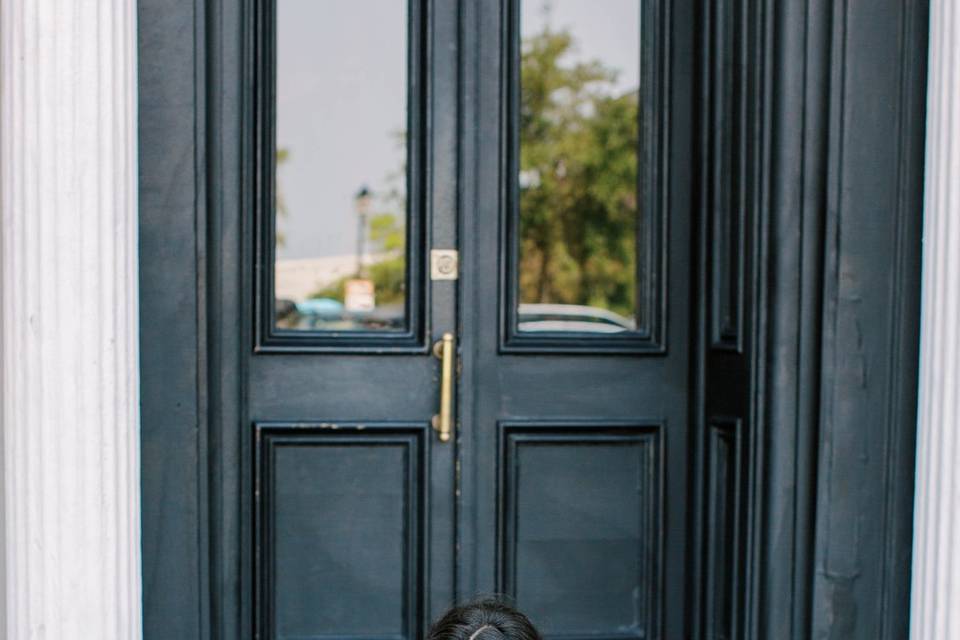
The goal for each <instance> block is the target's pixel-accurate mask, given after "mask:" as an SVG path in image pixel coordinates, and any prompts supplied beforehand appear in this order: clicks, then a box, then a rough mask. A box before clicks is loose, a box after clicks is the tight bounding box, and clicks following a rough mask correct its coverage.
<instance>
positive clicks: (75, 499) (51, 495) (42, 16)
mask: <svg viewBox="0 0 960 640" xmlns="http://www.w3.org/2000/svg"><path fill="white" fill-rule="evenodd" d="M135 20H136V2H135V0H96V1H88V2H74V1H70V2H48V1H45V0H42V1H41V0H2V2H0V74H2V77H0V191H2V193H0V203H2V204H0V206H2V227H0V234H2V245H0V253H2V268H0V298H2V307H0V310H2V313H0V316H2V343H0V347H2V361H0V362H2V371H3V389H2V403H3V411H2V420H3V422H2V428H3V475H2V481H3V491H4V503H5V504H4V506H5V518H4V540H3V544H4V549H5V565H6V567H5V568H6V576H5V578H6V580H5V582H6V589H5V594H6V596H5V604H6V611H5V615H6V637H7V638H9V639H11V640H13V639H16V640H26V639H27V638H30V639H37V640H39V639H51V640H52V639H65V638H77V639H80V638H90V639H96V640H108V639H112V638H123V639H128V638H139V637H140V636H141V622H140V618H141V605H140V594H141V588H140V502H139V500H140V493H139V486H140V477H139V458H138V455H139V387H138V380H139V375H138V371H139V366H138V349H137V346H138V344H137V340H138V338H137V335H138V330H137V327H138V318H137V304H138V303H137V197H136V193H137V191H136V189H137V173H136V139H137V129H136V95H137V85H136V57H135V55H136V30H135Z"/></svg>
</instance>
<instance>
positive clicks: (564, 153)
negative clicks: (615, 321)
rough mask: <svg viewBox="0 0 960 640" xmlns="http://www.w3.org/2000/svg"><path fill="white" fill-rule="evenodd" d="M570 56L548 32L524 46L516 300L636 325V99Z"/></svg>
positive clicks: (569, 47) (564, 34)
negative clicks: (586, 308) (605, 314)
mask: <svg viewBox="0 0 960 640" xmlns="http://www.w3.org/2000/svg"><path fill="white" fill-rule="evenodd" d="M575 51H576V42H575V40H574V38H573V36H572V35H571V34H570V33H569V32H568V31H563V30H560V31H551V30H550V29H549V27H547V28H544V30H543V31H541V32H540V33H538V34H536V35H534V36H532V37H528V38H525V39H524V41H523V43H522V55H521V92H520V176H519V180H520V269H519V273H520V283H519V286H520V300H521V302H525V303H561V304H584V305H591V306H596V307H601V308H604V309H609V310H611V311H615V312H617V313H619V314H621V315H624V316H627V317H633V315H634V305H635V289H636V287H635V264H636V217H637V141H638V118H639V107H638V103H639V100H638V92H637V90H636V89H633V90H631V91H628V92H626V93H623V94H622V95H616V94H615V82H616V76H617V71H616V70H613V69H610V68H607V67H605V66H604V65H603V64H602V63H601V62H599V61H596V60H592V61H576V60H575V58H574V54H575Z"/></svg>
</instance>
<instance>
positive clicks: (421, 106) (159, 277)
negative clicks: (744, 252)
mask: <svg viewBox="0 0 960 640" xmlns="http://www.w3.org/2000/svg"><path fill="white" fill-rule="evenodd" d="M545 4H546V6H545ZM687 4H688V3H686V2H684V1H679V0H675V1H674V2H668V1H667V0H658V1H653V2H641V1H639V0H605V2H604V3H603V7H604V10H603V11H597V10H596V6H597V4H596V3H595V2H593V1H592V0H556V1H554V2H550V3H543V2H540V1H539V0H489V1H483V2H455V1H452V0H408V1H407V2H403V1H401V0H363V1H362V2H361V1H357V0H343V1H342V2H311V1H309V0H247V1H246V2H241V3H210V6H209V7H208V9H207V10H206V12H200V13H190V12H189V11H186V10H185V9H183V8H182V7H180V6H179V5H177V4H176V3H166V4H164V3H163V2H160V1H159V0H158V1H157V2H155V3H153V4H150V5H148V6H146V9H145V12H144V15H143V16H142V20H143V21H144V24H145V25H146V26H144V27H143V35H142V36H141V54H142V57H143V62H142V67H143V69H142V81H141V108H142V110H143V112H144V122H145V123H147V125H148V126H149V128H148V129H146V130H144V131H142V133H141V139H142V140H144V141H147V142H151V144H150V145H145V146H144V147H143V151H142V153H143V157H144V160H143V165H144V166H145V167H152V168H151V169H150V170H151V172H152V173H151V174H150V175H157V176H159V177H158V178H157V184H158V185H160V186H159V187H158V188H156V189H152V187H151V184H152V183H150V182H148V183H147V184H146V186H145V187H144V190H143V191H142V192H143V193H144V198H145V202H147V203H148V205H147V206H148V209H147V211H148V213H149V212H153V211H157V212H164V211H168V210H169V209H170V208H171V206H172V205H170V204H169V201H168V200H169V198H171V197H174V196H173V195H172V194H175V193H180V192H178V191H176V190H175V189H173V188H172V187H171V185H174V184H175V183H178V180H179V181H180V182H182V181H183V180H181V178H182V177H183V176H181V174H180V172H181V170H182V167H183V166H184V165H183V164H182V163H183V162H185V161H184V157H186V156H184V154H183V153H182V152H181V150H182V148H184V147H183V145H184V144H185V143H184V142H183V140H185V139H186V138H187V137H189V136H194V137H193V138H192V140H193V144H194V148H195V149H196V150H197V155H196V157H195V158H194V160H195V162H196V167H197V168H196V172H197V174H196V175H197V176H198V181H197V183H196V184H194V185H193V188H196V189H199V187H197V185H201V184H202V185H205V186H204V188H205V189H206V191H205V192H203V193H201V191H202V189H199V190H198V191H197V192H196V193H195V194H194V195H193V196H191V197H195V198H196V200H195V202H196V203H197V204H196V207H197V209H196V211H197V212H199V213H197V215H196V218H192V217H191V213H190V210H189V209H188V208H186V204H184V207H182V208H183V211H182V213H181V214H179V215H178V216H175V217H170V216H164V215H152V214H151V215H146V216H144V220H145V222H144V238H145V240H144V243H145V244H144V247H145V255H146V254H149V255H155V254H157V252H159V253H160V254H162V255H163V256H164V260H165V262H164V264H165V265H166V266H165V271H164V273H159V272H158V270H156V269H153V268H148V269H146V270H145V273H146V274H147V276H145V280H144V283H145V290H146V291H148V293H147V294H146V296H147V298H148V302H149V305H152V306H150V307H149V308H151V309H153V308H159V307H161V306H162V304H163V303H164V300H180V301H181V302H182V301H184V300H189V299H191V296H192V295H194V294H195V298H194V302H195V303H196V305H197V306H196V308H194V307H190V308H189V309H186V311H185V313H188V315H190V314H195V316H196V318H197V322H196V325H195V326H192V327H191V328H190V331H194V330H195V331H196V332H197V333H196V334H195V335H196V336H197V337H196V338H195V341H194V342H191V339H190V338H189V336H188V334H189V333H190V332H189V331H188V330H187V329H185V328H184V327H183V325H182V322H181V319H180V318H179V317H178V315H177V314H175V313H173V314H172V315H160V314H155V315H150V317H149V318H148V324H147V325H146V332H145V335H148V334H149V335H150V336H153V338H151V340H152V342H151V343H150V344H148V345H147V347H146V348H145V353H146V354H148V357H150V358H151V360H150V362H148V363H147V364H145V371H147V372H148V374H147V377H146V378H145V379H147V382H148V383H149V384H148V388H149V389H153V390H155V397H154V396H149V397H147V402H148V403H153V404H150V405H149V406H151V407H162V406H166V405H168V404H169V402H166V403H165V401H163V398H168V400H170V402H179V400H175V399H176V398H181V397H182V394H183V390H182V389H180V387H177V389H174V388H173V387H170V389H169V390H167V389H165V388H164V385H163V384H159V380H158V379H157V377H156V376H157V375H160V374H163V375H165V376H167V378H168V379H170V380H176V381H182V380H200V381H202V384H201V389H202V391H199V392H198V393H197V406H196V407H195V408H196V411H197V412H198V414H199V413H203V414H204V416H205V418H204V420H206V422H205V423H204V424H205V425H206V426H205V427H204V428H202V429H201V430H200V434H201V435H200V436H198V437H197V438H196V439H195V441H193V442H194V444H195V448H190V447H193V446H194V444H191V440H190V438H191V437H192V434H191V432H190V431H189V429H184V433H182V434H180V435H179V436H178V438H177V439H169V438H167V437H166V434H170V433H172V432H171V431H169V430H167V431H164V429H163V428H160V427H156V428H154V427H153V426H151V427H150V429H149V430H148V431H147V435H146V436H145V437H146V438H147V439H146V440H145V445H144V447H145V449H144V450H145V468H146V471H145V478H146V480H145V494H146V495H148V496H160V497H161V499H165V498H164V496H173V495H177V496H179V495H181V494H182V493H184V492H183V491H179V490H176V489H175V488H171V487H174V486H175V485H176V481H177V479H178V478H180V477H179V476H178V474H183V475H182V478H181V479H182V480H183V482H184V483H185V484H190V483H195V484H196V486H197V487H202V489H197V493H196V496H195V498H196V499H195V501H194V502H193V503H189V501H187V502H185V503H184V504H181V505H179V506H177V512H178V513H181V512H189V513H191V514H193V516H191V517H192V518H193V519H194V520H195V521H196V522H197V523H199V524H198V525H197V527H198V530H199V533H197V535H196V536H195V538H194V540H195V541H196V540H200V542H199V543H198V546H199V547H200V548H201V549H203V551H202V553H201V554H200V557H197V558H193V557H192V556H191V558H193V559H191V560H190V562H191V563H193V564H191V565H190V566H194V565H195V566H198V567H200V566H202V567H204V568H203V569H202V570H200V573H201V574H202V577H201V578H200V579H199V580H197V581H193V582H191V581H189V580H181V582H183V583H184V584H190V585H191V586H190V589H188V590H184V591H182V592H178V591H176V590H174V591H171V590H169V589H160V588H155V585H169V584H172V583H173V582H174V581H176V580H178V579H179V578H178V577H177V575H176V572H177V571H178V569H176V565H173V564H170V563H168V562H164V561H157V562H153V563H152V564H151V565H150V566H151V567H152V568H151V570H150V571H149V572H148V573H149V575H148V578H149V579H148V580H147V586H146V590H147V592H148V600H149V602H148V604H149V605H150V606H148V607H147V614H146V617H147V622H146V626H147V628H148V629H149V630H158V629H162V630H163V633H164V634H165V635H167V636H170V637H172V635H170V634H173V635H178V636H183V637H188V636H189V634H190V633H194V632H195V631H196V629H198V628H199V629H206V628H208V627H207V626H206V625H207V624H209V628H211V629H216V630H217V631H216V632H217V633H218V634H222V635H223V636H224V637H241V638H254V637H257V638H263V639H264V640H266V639H268V638H288V639H292V638H391V639H398V638H410V639H413V638H417V637H419V636H420V635H421V634H422V633H423V631H424V630H425V628H426V626H427V625H428V623H429V621H430V620H431V619H432V618H434V617H436V616H437V615H438V614H440V613H441V612H442V611H443V610H444V609H445V608H446V607H447V606H449V605H450V604H451V603H452V602H454V601H455V600H457V599H460V600H462V599H465V598H470V597H473V596H476V595H480V594H490V593H503V594H506V595H508V596H509V597H511V598H513V599H514V600H515V601H516V603H517V605H518V606H519V607H520V608H522V609H523V610H525V611H527V612H528V613H529V614H530V615H531V617H532V618H533V619H534V621H535V622H536V623H537V624H538V625H539V626H540V627H541V628H542V630H543V631H544V632H545V633H546V634H547V635H548V636H549V637H561V636H562V637H567V638H580V637H590V638H677V637H682V636H683V634H684V633H685V629H686V624H687V623H686V621H685V620H686V614H687V605H686V599H685V597H684V595H685V579H686V576H687V569H688V559H687V557H686V554H685V552H686V550H687V548H688V547H689V546H690V544H692V543H691V542H690V539H689V536H688V534H687V529H688V521H687V518H688V512H689V511H690V507H689V504H690V501H689V499H688V494H689V493H690V488H689V486H688V477H689V475H690V467H689V460H690V459H691V457H690V455H689V447H688V444H689V443H690V440H691V438H690V437H689V435H688V428H689V426H688V425H689V423H690V419H689V415H688V404H689V397H690V394H689V392H688V390H689V388H690V382H691V374H690V363H691V347H690V342H691V335H692V332H691V329H690V317H691V311H690V302H691V299H692V295H693V294H692V291H693V287H692V285H691V278H692V269H691V266H690V265H691V261H692V254H691V251H692V247H693V246H694V244H693V238H692V235H691V234H692V229H693V225H692V224H691V219H690V212H691V202H690V196H689V193H690V184H691V183H692V182H691V172H690V169H689V168H690V167H691V166H692V164H693V163H692V162H691V161H690V156H689V148H690V145H691V138H690V133H689V132H690V130H691V110H690V104H689V100H690V86H689V83H690V82H691V78H692V71H691V68H690V66H691V64H692V55H691V54H690V53H679V54H677V53H676V52H677V51H679V52H690V51H692V41H691V33H692V29H693V26H692V25H693V20H692V19H691V17H690V15H689V14H690V8H689V7H688V6H687ZM150 12H153V13H150ZM191 20H193V21H195V22H190V21H191ZM189 24H193V29H194V30H195V38H196V39H195V40H193V41H190V38H189V37H188V35H186V34H188V32H189V31H190V30H189V29H186V31H185V30H184V29H185V28H186V27H184V25H189ZM177 25H179V27H178V28H172V27H174V26H177ZM175 36H176V37H175ZM181 36H182V37H181ZM188 41H190V42H192V44H187V43H188ZM154 43H159V44H154ZM191 47H193V48H191ZM201 51H202V53H199V52H201ZM157 52H162V53H163V54H164V55H162V56H156V55H155V54H156V53H157ZM671 52H673V53H671ZM150 54H153V55H150ZM191 56H195V57H192V58H191ZM154 58H156V59H158V60H159V59H163V60H167V61H168V63H165V64H167V66H165V67H163V69H161V67H159V66H156V65H155V64H154V63H153V62H151V60H153V59H154ZM171 64H172V65H173V66H172V67H170V65H171ZM168 67H170V68H168ZM190 82H193V83H195V85H194V86H195V88H196V87H204V90H203V91H200V90H199V89H197V93H196V94H194V99H195V100H196V101H197V104H193V103H186V102H183V96H185V95H187V94H188V93H189V92H188V91H187V90H186V89H185V87H186V86H188V84H189V83H190ZM198 96H200V97H198ZM191 110H193V111H191ZM191 114H192V115H191ZM187 132H189V133H187ZM174 134H176V135H174ZM178 136H179V137H178ZM201 149H202V150H203V151H200V150H201ZM187 155H189V154H187ZM164 180H165V182H164ZM183 193H185V195H184V197H185V198H186V197H187V196H189V195H190V194H189V193H186V192H183ZM191 193H192V192H191ZM164 198H167V199H166V200H165V199H164ZM151 203H152V204H151ZM149 207H152V208H149ZM151 264H153V263H151ZM190 274H194V275H195V277H196V281H195V282H197V283H200V286H199V288H198V290H196V291H194V290H193V289H192V288H191V287H192V284H193V281H192V280H191V277H192V276H191V275H190ZM151 283H153V285H156V286H158V287H159V288H155V289H150V286H152V285H151ZM183 304H186V303H185V302H183V303H182V304H181V306H182V305H183ZM149 305H148V306H149ZM184 308H185V307H184ZM164 313H166V311H165V312H164ZM162 318H165V320H163V321H162V322H161V319H162ZM164 324H165V325H166V327H167V328H168V329H167V330H166V331H165V330H164V329H163V326H162V325H164ZM445 335H449V340H450V342H451V343H452V344H451V346H453V347H454V348H453V349H452V351H451V352H450V356H451V357H450V359H449V360H448V361H447V362H448V363H449V368H448V371H449V373H450V374H451V375H450V377H449V382H450V386H449V387H448V389H449V391H450V394H449V402H448V404H447V405H446V407H443V406H441V405H442V404H443V401H444V393H443V389H442V387H443V383H444V376H443V372H444V362H443V361H442V360H441V359H439V358H438V357H437V356H436V355H435V353H434V345H435V343H437V342H438V341H440V342H442V338H443V337H444V336H445ZM161 344H162V345H167V347H168V349H160V348H154V347H155V346H158V345H161ZM189 349H196V350H197V351H198V352H200V353H202V356H198V357H197V364H196V367H197V368H196V370H195V371H193V372H192V373H191V371H187V370H185V369H183V368H182V367H183V366H184V364H183V363H184V362H186V361H187V359H188V351H189ZM175 356H176V357H175ZM150 376H153V377H152V378H151V377H150ZM154 383H158V384H154ZM178 384H180V383H179V382H178ZM185 384H189V382H186V383H185ZM178 389H179V390H178ZM178 406H179V405H178ZM445 412H448V413H449V415H450V416H451V417H452V420H451V424H450V430H451V432H452V437H451V438H449V439H443V438H442V437H441V433H440V431H439V430H438V429H437V428H435V425H436V423H437V422H442V420H438V418H440V417H441V416H442V415H444V413H445ZM149 415H150V416H160V415H161V414H160V413H159V410H157V411H155V412H153V413H150V414H149ZM149 420H153V418H152V417H150V418H149ZM155 422H156V423H157V424H159V423H160V422H161V421H159V419H158V420H157V421H155ZM150 424H151V425H154V423H153V422H151V423H150ZM155 426H156V425H155ZM161 426H162V425H161ZM164 428H165V427H164ZM194 452H195V453H194ZM194 455H196V459H192V458H191V456H194ZM197 459H199V460H201V461H202V462H197ZM191 460H192V461H191ZM199 469H203V470H204V471H203V472H201V473H205V474H206V477H205V478H204V479H203V480H200V479H197V478H194V477H193V476H192V475H190V474H193V473H197V470H199ZM171 483H172V484H171ZM154 504H165V503H164V502H163V501H162V500H161V501H160V502H155V503H154ZM194 510H196V513H194ZM155 512H156V513H155ZM198 514H202V515H198ZM154 515H156V516H157V517H154ZM162 516H163V510H162V509H161V508H159V507H158V508H156V509H153V507H149V506H148V508H147V516H146V517H145V522H147V525H146V529H147V533H146V542H145V554H146V556H148V557H150V558H160V559H163V558H167V559H172V558H174V557H176V556H177V554H178V553H179V551H178V550H183V549H187V548H189V545H190V544H191V543H190V541H189V538H190V534H189V529H190V527H189V526H187V524H185V523H186V522H187V519H184V520H183V521H182V522H183V523H184V524H182V526H180V525H178V524H177V523H176V522H174V521H171V520H169V519H167V518H165V517H162ZM151 527H163V530H162V532H161V531H160V529H156V528H151ZM185 562H186V561H185ZM181 566H187V564H183V565H181ZM154 577H155V579H154ZM194 589H199V592H202V593H207V592H209V594H210V597H209V598H207V597H206V596H205V595H200V593H198V592H195V591H194ZM194 602H196V603H199V604H197V605H196V606H197V612H196V617H195V618H196V620H197V622H196V623H188V622H186V620H188V618H187V617H183V618H182V619H183V620H184V621H185V622H184V623H183V624H182V625H181V624H179V622H178V621H179V620H181V618H180V617H177V616H174V617H171V616H169V615H161V613H162V612H171V611H177V612H179V611H185V610H187V609H190V608H191V607H192V606H193V604H192V603H194ZM189 619H190V620H194V618H193V617H190V618H189ZM174 629H176V631H175V632H174V631H173V630H174ZM191 629H192V630H191ZM200 633H201V635H202V636H204V637H205V634H206V631H201V632H200Z"/></svg>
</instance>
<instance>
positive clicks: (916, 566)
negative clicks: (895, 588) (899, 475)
mask: <svg viewBox="0 0 960 640" xmlns="http://www.w3.org/2000/svg"><path fill="white" fill-rule="evenodd" d="M923 235H924V244H923V302H922V307H921V321H920V324H921V328H920V400H919V407H918V424H917V475H916V499H915V500H916V501H915V507H914V542H913V583H912V598H911V624H910V637H911V638H913V639H914V640H952V639H956V638H960V3H958V2H957V0H931V2H930V57H929V76H928V86H927V150H926V185H925V195H924V233H923Z"/></svg>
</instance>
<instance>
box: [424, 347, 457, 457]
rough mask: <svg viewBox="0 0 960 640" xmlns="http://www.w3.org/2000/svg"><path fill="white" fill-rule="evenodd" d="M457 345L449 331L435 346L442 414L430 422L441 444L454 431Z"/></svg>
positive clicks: (446, 440) (434, 352)
mask: <svg viewBox="0 0 960 640" xmlns="http://www.w3.org/2000/svg"><path fill="white" fill-rule="evenodd" d="M456 352H457V349H456V344H455V343H454V339H453V334H452V333H450V332H449V331H448V332H447V333H445V334H443V337H442V338H440V339H439V340H437V341H436V342H435V343H434V345H433V355H435V356H436V357H437V358H439V359H440V413H438V414H437V415H435V416H433V419H432V420H431V421H430V422H431V424H432V425H433V428H434V429H435V430H436V431H437V435H438V436H439V438H440V442H448V441H449V440H450V434H451V432H452V431H453V359H454V358H455V357H456Z"/></svg>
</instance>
